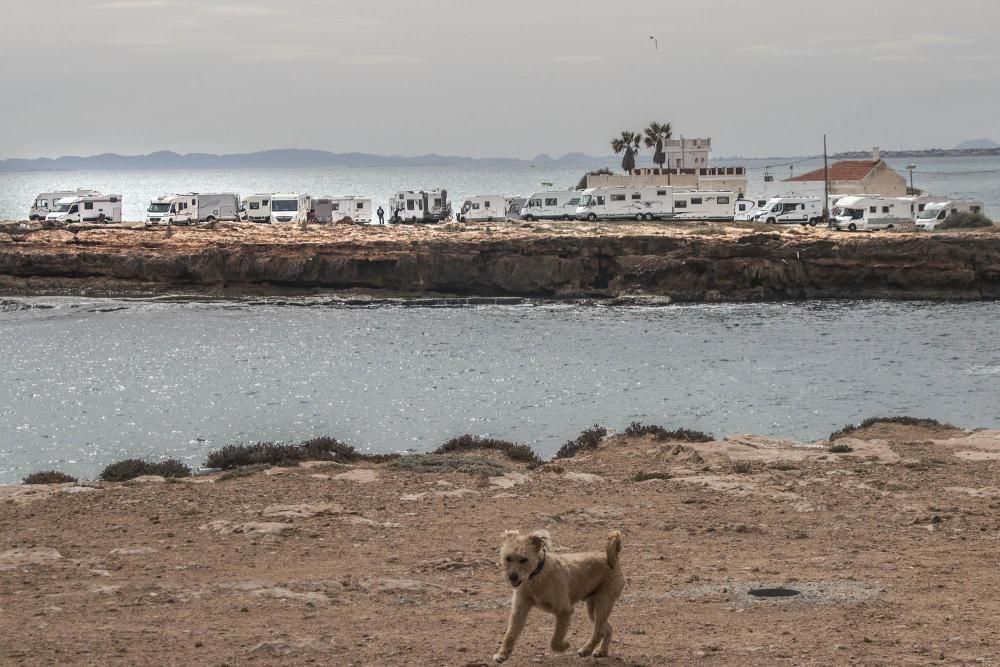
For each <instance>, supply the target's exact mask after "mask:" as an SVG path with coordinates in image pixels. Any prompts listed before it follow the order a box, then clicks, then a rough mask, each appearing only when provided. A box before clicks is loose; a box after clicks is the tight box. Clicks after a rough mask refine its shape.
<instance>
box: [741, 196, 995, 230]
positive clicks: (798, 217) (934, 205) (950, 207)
mask: <svg viewBox="0 0 1000 667" xmlns="http://www.w3.org/2000/svg"><path fill="white" fill-rule="evenodd" d="M828 206H829V210H830V221H829V226H830V228H831V229H842V230H848V231H852V232H853V231H859V230H860V231H876V230H880V229H893V228H894V227H896V226H897V225H901V224H904V223H916V226H917V227H918V228H919V229H934V228H935V227H936V226H937V225H938V224H940V223H941V222H944V220H945V219H946V218H947V217H948V216H949V215H953V214H957V213H982V212H983V203H982V202H981V201H977V200H971V199H965V200H950V201H949V200H943V199H942V198H941V197H934V196H931V195H922V196H909V197H880V196H878V195H852V196H847V197H845V196H843V195H831V196H830V198H829V200H828ZM736 218H737V219H742V220H753V221H756V222H763V223H767V224H799V225H816V224H817V223H819V222H821V221H822V220H823V199H822V198H821V197H774V198H772V199H768V200H766V201H763V200H762V201H758V202H757V206H756V207H754V208H751V209H749V210H748V211H746V212H745V213H744V214H742V215H741V214H740V213H737V216H736Z"/></svg>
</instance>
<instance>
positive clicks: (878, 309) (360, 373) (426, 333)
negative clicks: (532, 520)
mask: <svg viewBox="0 0 1000 667" xmlns="http://www.w3.org/2000/svg"><path fill="white" fill-rule="evenodd" d="M998 321H1000V303H998V302H975V303H921V302H882V301H833V302H798V303H771V304H742V305H718V304H716V305H667V306H662V307H650V306H628V307H621V306H609V305H603V304H601V303H599V302H598V303H592V302H567V303H563V302H545V301H517V302H509V303H505V302H498V303H491V304H476V305H472V304H470V305H454V304H450V305H435V304H434V303H433V302H430V303H428V302H418V303H407V302H405V301H404V302H399V301H394V302H387V303H383V304H372V305H368V306H359V305H351V304H350V303H347V302H344V301H341V300H339V299H338V298H336V296H334V295H329V296H310V297H302V298H292V299H288V298H282V299H280V300H278V299H246V300H206V299H196V298H195V299H191V298H179V297H164V298H156V299H123V298H87V297H52V296H48V297H43V296H36V297H19V298H12V297H7V298H5V299H4V300H2V301H0V333H2V336H0V358H2V359H3V360H4V363H3V365H2V367H0V483H15V482H17V481H19V480H20V479H21V478H22V477H24V476H25V475H26V474H28V473H30V472H34V471H39V470H48V469H58V470H63V471H65V472H68V473H71V474H75V475H80V476H83V477H89V478H92V477H94V476H95V475H97V474H98V473H99V472H100V470H101V468H102V467H103V466H104V465H106V464H108V463H110V462H113V461H118V460H121V459H125V458H147V459H151V460H161V459H164V458H168V457H169V458H177V459H180V460H182V461H184V462H186V463H188V464H189V465H191V466H192V467H194V468H197V467H198V466H200V465H201V464H202V463H203V462H204V460H205V456H206V454H207V453H208V452H210V451H212V450H214V449H218V448H220V447H222V446H224V445H227V444H232V443H240V442H243V443H251V442H258V441H284V442H297V441H301V440H304V439H308V438H311V437H315V436H320V435H329V436H332V437H335V438H338V439H340V440H342V441H344V442H347V443H349V444H351V445H353V446H355V447H357V448H358V449H360V450H363V451H367V452H427V451H432V450H433V449H435V448H436V447H438V446H440V445H441V444H442V443H444V442H445V441H446V440H448V439H450V438H452V437H455V436H459V435H462V434H465V433H471V434H475V435H484V436H491V437H497V438H503V439H508V440H514V441H518V442H524V443H527V444H530V445H531V446H532V447H533V448H535V449H536V451H538V452H539V453H540V454H542V455H543V456H551V455H552V454H554V453H555V451H556V450H557V449H558V447H559V446H560V445H561V444H563V443H564V442H566V441H567V440H570V439H572V438H573V437H575V436H576V435H578V434H579V433H580V432H581V431H582V430H583V429H585V428H587V427H589V426H591V425H593V424H595V423H599V424H603V425H605V426H607V427H609V428H611V429H612V430H616V431H619V432H620V431H621V430H623V429H624V428H625V427H626V426H627V425H628V424H629V423H631V422H633V421H641V422H644V423H650V424H659V425H662V426H666V427H669V428H679V427H684V428H692V429H699V430H702V431H706V432H709V433H712V434H714V435H716V436H719V437H722V436H726V435H731V434H738V433H754V434H763V435H772V436H780V437H788V438H794V439H798V440H801V441H805V442H808V441H813V440H817V439H821V438H823V437H825V436H827V435H828V434H829V433H830V432H831V431H833V430H834V429H837V428H839V427H841V426H844V425H845V424H848V423H857V422H859V421H860V420H862V419H864V418H867V417H872V416H876V415H878V416H883V415H888V416H892V415H912V416H919V417H932V418H936V419H940V420H942V421H949V422H952V423H954V424H957V425H961V426H963V427H969V428H973V427H994V428H996V427H1000V327H997V326H996V323H997V322H998Z"/></svg>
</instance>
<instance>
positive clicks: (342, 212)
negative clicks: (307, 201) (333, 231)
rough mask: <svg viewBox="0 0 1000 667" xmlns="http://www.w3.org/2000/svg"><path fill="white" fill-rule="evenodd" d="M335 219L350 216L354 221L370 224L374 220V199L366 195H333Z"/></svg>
mask: <svg viewBox="0 0 1000 667" xmlns="http://www.w3.org/2000/svg"><path fill="white" fill-rule="evenodd" d="M330 199H331V201H332V202H333V221H334V222H337V221H338V220H343V219H344V218H350V219H351V220H353V221H354V222H360V223H363V224H368V223H369V222H371V221H372V200H371V199H367V198H365V197H331V198H330Z"/></svg>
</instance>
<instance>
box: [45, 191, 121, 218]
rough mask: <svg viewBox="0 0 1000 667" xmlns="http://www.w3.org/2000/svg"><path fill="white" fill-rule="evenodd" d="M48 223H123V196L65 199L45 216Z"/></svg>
mask: <svg viewBox="0 0 1000 667" xmlns="http://www.w3.org/2000/svg"><path fill="white" fill-rule="evenodd" d="M45 220H46V221H48V222H121V221H122V196H121V195H101V194H96V195H84V196H82V197H63V198H62V199H60V200H59V201H58V202H57V203H56V207H55V209H53V211H52V212H51V213H49V214H48V215H46V216H45Z"/></svg>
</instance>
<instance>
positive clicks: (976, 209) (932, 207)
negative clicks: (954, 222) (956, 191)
mask: <svg viewBox="0 0 1000 667" xmlns="http://www.w3.org/2000/svg"><path fill="white" fill-rule="evenodd" d="M982 212H983V202H981V201H979V200H976V199H953V200H951V201H936V202H931V203H929V204H927V205H926V206H925V207H924V210H923V211H921V212H920V213H918V214H917V229H924V230H931V229H934V228H936V227H937V226H938V225H940V224H941V223H942V222H944V221H945V220H947V219H948V216H951V215H955V214H958V213H972V214H977V213H980V214H981V213H982Z"/></svg>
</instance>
